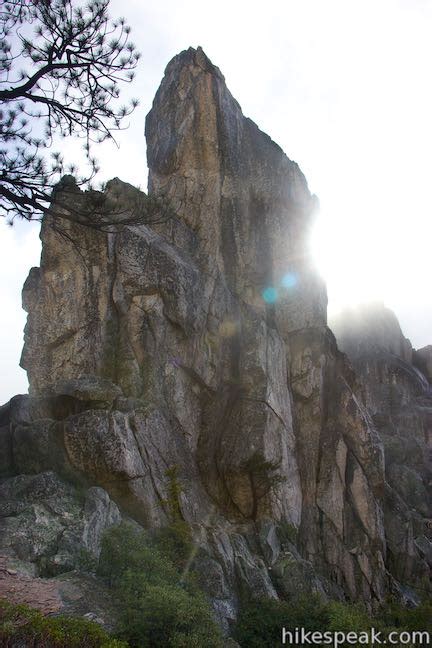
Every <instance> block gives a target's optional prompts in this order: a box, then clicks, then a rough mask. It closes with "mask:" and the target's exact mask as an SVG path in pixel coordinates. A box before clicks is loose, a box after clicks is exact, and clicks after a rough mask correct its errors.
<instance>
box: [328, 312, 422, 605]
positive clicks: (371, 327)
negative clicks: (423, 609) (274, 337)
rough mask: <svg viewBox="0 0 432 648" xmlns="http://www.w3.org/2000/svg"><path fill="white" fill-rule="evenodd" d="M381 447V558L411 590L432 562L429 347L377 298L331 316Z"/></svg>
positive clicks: (419, 591)
mask: <svg viewBox="0 0 432 648" xmlns="http://www.w3.org/2000/svg"><path fill="white" fill-rule="evenodd" d="M331 326H332V328H333V330H334V332H335V334H336V337H337V340H338V345H339V347H340V348H341V349H342V350H343V351H345V352H346V353H347V355H348V356H349V358H350V360H351V362H352V364H353V366H354V368H355V370H356V374H357V376H358V377H359V381H360V385H361V387H360V394H361V397H362V400H363V402H364V403H365V405H366V407H367V408H368V411H369V412H370V415H371V417H372V419H373V421H374V424H375V426H376V428H377V430H378V433H379V436H380V438H381V439H382V441H383V443H384V449H385V458H386V461H385V474H386V494H385V498H384V526H385V532H386V544H387V564H388V567H389V569H390V570H391V572H392V573H393V574H394V576H395V577H396V578H397V580H398V581H399V582H400V583H402V584H403V585H405V586H409V587H413V588H414V591H415V592H417V594H420V595H421V594H422V593H423V594H424V592H427V591H430V583H431V569H432V489H431V486H432V385H431V382H430V381H432V374H431V373H430V372H429V368H430V367H429V363H430V359H431V353H430V349H431V347H425V348H424V349H420V350H418V351H416V350H413V349H412V347H411V343H410V342H409V340H407V339H406V338H405V337H404V336H403V333H402V331H401V328H400V326H399V323H398V321H397V319H396V317H395V315H394V313H393V312H392V311H391V310H389V309H388V308H386V307H384V305H383V304H379V303H375V304H370V305H368V306H362V307H357V308H354V309H349V310H347V311H345V312H343V313H341V314H339V315H338V316H337V317H336V316H335V317H334V318H333V319H332V321H331Z"/></svg>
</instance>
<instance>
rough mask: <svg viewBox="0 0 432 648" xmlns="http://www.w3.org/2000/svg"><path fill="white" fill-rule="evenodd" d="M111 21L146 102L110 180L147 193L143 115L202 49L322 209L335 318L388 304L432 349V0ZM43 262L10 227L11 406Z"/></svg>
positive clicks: (290, 1) (124, 10)
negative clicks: (190, 51)
mask: <svg viewBox="0 0 432 648" xmlns="http://www.w3.org/2000/svg"><path fill="white" fill-rule="evenodd" d="M111 14H112V16H113V17H116V16H120V15H123V16H124V17H125V18H126V19H127V21H128V22H129V23H130V24H131V26H132V29H133V33H132V39H133V41H134V42H135V43H136V45H137V46H138V49H139V50H140V51H141V52H142V60H141V62H140V66H139V69H138V74H137V78H136V80H135V82H134V84H133V86H131V88H130V94H131V95H133V96H136V97H138V98H139V99H140V102H141V103H140V106H139V108H138V109H137V110H136V112H135V113H134V114H133V115H132V116H131V118H130V128H129V130H127V131H125V132H124V133H122V134H121V136H120V137H119V138H118V141H119V144H120V148H119V149H118V150H117V149H116V148H114V147H113V146H112V145H111V144H104V145H103V146H102V147H101V148H100V149H99V151H98V152H97V156H98V158H99V159H100V162H101V164H102V173H101V179H109V178H111V177H114V176H119V177H120V178H121V179H122V180H125V181H128V182H132V183H133V184H137V185H141V187H142V188H145V187H146V182H147V169H146V160H145V141H144V120H145V115H146V113H147V112H148V110H149V109H150V107H151V102H152V99H153V96H154V93H155V92H156V89H157V87H158V85H159V83H160V80H161V78H162V76H163V71H164V68H165V66H166V64H167V63H168V61H169V60H170V59H171V58H172V57H173V56H174V55H175V54H176V53H178V52H179V51H181V50H183V49H185V48H187V47H189V46H191V45H192V46H194V47H196V46H198V45H201V46H202V47H203V48H204V50H205V52H206V53H207V55H208V56H209V57H210V59H211V60H212V61H213V63H215V64H216V65H218V66H219V67H220V69H221V70H222V72H223V74H224V75H225V78H226V80H227V84H228V87H229V89H230V90H231V92H232V94H233V95H234V96H235V98H236V99H237V100H238V101H239V103H240V104H241V106H242V108H243V112H244V114H245V115H247V116H248V117H250V118H252V119H253V120H254V121H255V122H256V123H257V124H258V125H259V127H260V128H261V129H262V130H264V131H266V132H267V133H268V134H269V135H270V136H271V137H272V138H273V139H274V140H275V141H276V142H278V144H280V145H281V146H282V148H283V149H284V150H285V152H286V153H287V155H288V156H289V157H290V158H291V159H293V160H295V161H296V162H298V163H299V164H300V167H301V168H302V170H303V172H304V173H305V174H306V177H307V179H308V182H309V186H310V188H311V190H312V191H313V192H314V193H316V194H317V195H318V197H319V199H320V204H321V213H320V216H319V221H318V224H317V228H316V232H315V239H314V249H315V251H316V256H317V262H318V263H319V266H320V268H321V269H322V271H323V273H324V274H325V276H326V278H327V282H328V290H329V297H330V308H332V309H336V308H339V307H340V306H341V305H343V304H344V303H353V302H354V303H356V302H358V301H361V300H365V299H369V298H382V299H384V301H385V303H386V304H387V305H388V306H389V307H391V308H393V310H394V311H395V312H396V314H397V316H398V317H399V320H400V322H401V325H402V327H403V329H404V332H405V334H406V335H407V336H408V337H409V338H410V339H411V341H412V343H413V344H414V346H416V347H420V346H424V345H425V344H428V343H432V293H431V290H430V280H429V277H430V259H431V256H432V254H431V241H432V225H431V223H432V219H431V198H430V177H431V170H432V169H431V166H432V164H431V152H432V123H431V122H432V83H431V71H430V66H431V61H432V39H431V37H430V34H431V32H432V0H361V1H360V0H357V1H354V0H283V1H276V0H267V2H265V3H262V2H259V3H258V2H251V1H249V2H244V1H239V0H237V1H236V2H233V1H232V0H230V1H229V2H228V1H227V0H222V1H220V2H219V3H217V4H216V3H206V2H202V1H201V2H198V1H197V0H187V1H181V0H175V1H174V0H168V1H167V0H159V1H158V2H154V0H151V1H149V2H146V1H145V2H143V1H142V0H121V1H120V0H111ZM128 93H129V88H128V90H127V94H128ZM67 152H68V154H69V155H70V156H71V157H73V158H75V159H76V158H78V157H79V147H78V146H77V147H76V148H75V147H74V146H71V145H70V144H68V149H67ZM38 258H39V242H38V238H37V228H36V227H30V226H29V225H27V224H21V225H20V226H18V227H15V228H13V229H7V228H6V227H5V226H4V224H0V264H1V268H0V294H1V296H2V313H1V320H0V353H1V356H0V357H1V367H2V376H1V381H0V403H1V402H3V401H5V400H7V399H8V398H9V397H10V396H12V395H13V394H15V393H17V392H25V391H26V389H27V382H26V377H25V373H24V372H23V371H22V370H20V369H19V368H18V362H19V356H20V352H21V347H22V330H23V326H24V324H25V314H24V313H23V311H21V306H20V301H21V298H20V292H21V286H22V283H23V281H24V279H25V277H26V275H27V272H28V269H29V268H30V266H31V265H37V264H38Z"/></svg>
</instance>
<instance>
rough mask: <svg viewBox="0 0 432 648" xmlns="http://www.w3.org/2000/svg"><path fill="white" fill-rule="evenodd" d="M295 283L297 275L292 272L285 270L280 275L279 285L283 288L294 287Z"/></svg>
mask: <svg viewBox="0 0 432 648" xmlns="http://www.w3.org/2000/svg"><path fill="white" fill-rule="evenodd" d="M296 284H297V277H296V275H295V274H294V273H293V272H287V273H286V274H285V275H284V276H283V277H282V281H281V285H282V286H283V287H284V288H294V286H295V285H296Z"/></svg>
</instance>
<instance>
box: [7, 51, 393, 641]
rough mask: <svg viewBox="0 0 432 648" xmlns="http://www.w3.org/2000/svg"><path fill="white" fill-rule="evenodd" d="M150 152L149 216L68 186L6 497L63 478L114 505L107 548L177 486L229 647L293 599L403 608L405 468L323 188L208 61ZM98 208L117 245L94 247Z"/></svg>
mask: <svg viewBox="0 0 432 648" xmlns="http://www.w3.org/2000/svg"><path fill="white" fill-rule="evenodd" d="M146 136H147V143H148V164H149V196H146V195H145V194H144V193H142V192H140V191H138V190H137V189H135V188H134V187H131V186H130V185H127V184H126V183H123V182H121V181H119V180H118V179H115V180H112V181H111V182H110V183H108V185H107V188H106V190H105V192H104V193H96V192H90V193H85V192H81V191H79V189H78V188H77V187H75V186H74V185H73V182H71V181H70V180H67V182H65V184H64V185H62V186H61V187H59V189H58V190H57V192H56V195H55V198H54V208H55V209H57V210H60V211H62V213H64V215H65V216H66V218H64V219H59V218H58V216H57V217H55V218H54V217H46V218H45V220H44V223H43V225H42V230H41V238H42V242H43V252H42V258H41V264H40V267H39V268H33V269H32V270H31V272H30V275H29V277H28V279H27V282H26V284H25V287H24V292H23V301H24V306H25V308H26V310H27V312H28V321H27V326H26V331H25V345H24V350H23V355H22V366H23V367H24V368H25V369H26V370H27V372H28V376H29V381H30V396H28V397H17V398H16V399H12V401H11V403H10V404H9V405H7V406H5V407H4V408H3V410H2V413H1V419H0V425H1V427H0V446H1V447H2V448H4V452H3V453H2V465H1V470H2V475H3V476H4V478H3V479H4V481H3V484H4V486H3V487H4V488H7V484H8V480H11V479H12V480H13V479H20V478H21V477H17V475H22V474H25V475H26V479H33V478H35V479H36V477H35V476H36V475H38V477H37V478H38V479H39V478H41V475H46V474H51V473H47V471H54V473H55V474H56V475H58V476H59V477H58V479H60V480H67V481H68V483H69V482H73V483H75V484H80V488H86V489H89V490H87V492H89V491H90V492H92V493H95V492H97V493H99V495H100V497H101V498H105V499H104V502H105V505H104V506H105V509H104V511H105V514H104V515H105V518H104V522H103V524H102V526H104V525H105V526H107V525H108V520H109V524H111V523H114V520H113V519H112V518H110V517H109V515H108V513H106V511H107V510H109V511H111V510H114V509H111V508H110V507H111V506H114V504H113V503H112V501H114V502H116V504H117V505H118V506H119V507H120V508H121V509H122V511H124V513H125V514H127V515H130V516H132V517H133V518H134V519H135V520H136V521H137V522H139V523H140V524H142V525H144V526H146V527H152V526H160V525H164V524H166V523H167V522H168V517H169V516H168V511H167V510H166V506H165V504H164V502H166V498H167V492H168V488H169V474H170V473H169V472H167V471H169V469H170V468H172V467H173V466H176V469H177V474H178V479H179V481H180V482H181V485H182V494H181V497H180V501H179V506H180V509H181V513H182V515H183V517H184V519H185V520H186V521H187V522H188V523H189V524H190V525H191V527H192V529H193V533H194V536H195V538H196V542H197V543H198V544H199V545H200V546H201V552H200V558H199V562H200V564H198V568H199V569H200V571H201V572H202V573H203V574H205V575H206V577H205V579H204V581H205V583H204V585H205V587H206V589H207V591H208V594H209V596H210V597H211V599H212V601H213V604H214V608H215V612H216V613H217V615H218V618H219V619H220V622H221V624H222V625H223V626H224V627H225V628H226V629H227V630H228V628H229V623H230V622H231V621H232V620H233V619H235V616H236V610H237V605H238V601H239V597H240V595H241V594H242V593H243V594H244V593H245V592H246V593H248V594H249V595H253V596H263V595H264V596H269V597H277V596H278V594H281V593H284V595H285V596H288V597H289V596H294V595H295V594H296V592H295V591H294V589H296V590H297V591H298V588H297V586H296V587H294V586H293V584H294V583H300V582H301V583H303V589H304V591H309V592H312V591H315V592H316V591H318V592H321V593H322V594H323V595H325V596H335V597H343V596H346V597H348V598H351V599H353V600H357V599H364V600H366V601H367V602H368V603H370V604H372V603H373V602H374V601H379V600H382V598H383V597H384V595H385V593H386V591H387V589H388V584H389V581H391V577H390V575H389V571H388V570H389V569H390V570H391V569H393V570H396V567H395V565H394V564H393V563H392V562H389V560H388V555H387V549H386V536H385V532H384V522H385V519H384V512H385V511H384V507H383V506H384V501H385V492H386V479H385V472H384V455H383V446H382V442H381V439H380V437H379V435H378V433H377V423H376V421H374V419H373V418H372V417H371V415H370V412H369V411H368V409H367V405H369V402H368V400H367V398H366V400H365V399H364V398H363V399H362V394H361V392H362V389H363V387H364V383H363V382H359V381H358V379H357V377H356V375H355V373H354V371H353V369H352V367H351V365H350V364H349V362H348V360H347V358H346V356H345V355H344V354H342V353H341V352H340V351H339V350H338V348H337V345H336V340H335V338H334V336H333V334H332V332H331V331H330V329H329V328H328V327H327V321H326V305H327V298H326V291H325V287H324V285H323V283H322V280H321V279H320V278H319V277H318V276H317V275H316V273H315V271H314V269H313V264H312V263H311V261H310V258H309V256H308V246H307V239H308V233H309V230H310V227H311V224H312V222H313V213H314V209H315V204H316V200H315V198H314V196H312V195H311V194H310V192H309V190H308V187H307V184H306V181H305V178H304V176H303V174H302V173H301V171H300V170H299V168H298V166H297V165H296V164H295V163H294V162H292V161H291V160H289V159H288V157H287V156H286V155H285V154H284V153H283V151H282V150H281V149H280V147H279V146H277V144H275V143H274V142H273V141H272V140H271V139H270V138H269V137H268V136H267V135H265V134H264V133H262V132H261V131H260V130H259V129H258V127H257V126H256V125H255V124H254V123H253V122H252V121H251V120H249V119H247V118H245V117H244V116H243V114H242V112H241V109H240V106H239V105H238V103H237V102H236V101H235V100H234V99H233V97H232V96H231V94H230V93H229V91H228V89H227V88H226V85H225V81H224V79H223V76H222V74H221V73H220V71H219V70H218V69H217V68H216V67H215V66H214V65H213V64H212V63H211V62H210V61H209V60H208V58H207V57H206V56H205V54H204V53H203V52H202V50H201V49H198V50H193V49H189V50H188V51H185V52H182V53H181V54H179V55H178V56H176V57H175V58H174V59H173V60H172V61H171V63H170V64H169V65H168V67H167V70H166V73H165V77H164V79H163V81H162V83H161V86H160V88H159V90H158V92H157V94H156V98H155V101H154V104H153V107H152V110H151V112H150V114H149V115H148V118H147V124H146ZM65 187H66V188H65ZM95 205H102V206H103V209H104V210H105V214H106V216H107V222H109V225H107V227H93V226H92V217H91V214H92V209H95V207H94V206H95ZM150 205H156V206H157V205H159V206H157V207H155V211H154V214H153V216H154V217H153V218H152V219H151V221H150V222H147V223H137V221H136V219H135V216H136V214H137V212H140V210H142V212H143V213H148V212H149V209H150ZM166 205H168V207H169V211H168V212H167V210H166V209H165V208H163V207H162V206H166ZM158 210H159V211H158ZM77 211H78V212H81V213H86V214H87V215H88V218H89V220H88V224H87V225H86V224H82V223H78V222H76V220H74V217H73V214H74V213H77ZM167 213H168V217H167ZM128 216H130V218H131V219H133V220H134V223H135V224H130V225H125V221H127V219H128ZM393 351H394V350H393ZM372 413H373V414H375V412H372ZM53 479H54V477H53ZM59 488H60V486H59ZM95 488H96V491H95V490H94V489H95ZM102 493H104V495H103V496H102ZM386 501H388V500H386ZM107 507H108V509H107ZM107 516H108V517H107ZM99 528H102V527H99ZM287 534H288V535H287ZM80 542H81V540H80ZM396 571H397V570H396ZM394 573H396V572H394Z"/></svg>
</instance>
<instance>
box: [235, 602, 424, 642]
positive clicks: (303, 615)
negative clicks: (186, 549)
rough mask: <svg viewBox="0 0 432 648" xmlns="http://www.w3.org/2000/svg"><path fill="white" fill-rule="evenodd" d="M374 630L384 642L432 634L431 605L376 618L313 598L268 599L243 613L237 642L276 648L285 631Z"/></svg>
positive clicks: (392, 607) (355, 607)
mask: <svg viewBox="0 0 432 648" xmlns="http://www.w3.org/2000/svg"><path fill="white" fill-rule="evenodd" d="M371 627H374V628H375V629H376V630H379V631H381V632H382V638H383V639H385V636H386V634H388V633H389V632H391V631H395V630H396V631H398V632H402V631H410V632H412V631H414V630H420V631H428V632H432V602H430V601H426V602H424V603H422V604H421V605H419V606H418V607H417V608H414V609H407V608H404V607H401V606H400V605H396V604H394V603H392V604H387V605H385V606H383V608H382V609H381V611H380V612H379V613H377V614H376V615H375V617H371V616H370V615H369V614H368V613H367V611H366V609H365V608H364V606H362V605H361V604H350V603H340V602H335V601H332V602H327V603H325V602H323V601H322V600H320V599H319V598H318V597H314V596H310V597H301V598H299V599H297V600H293V601H290V602H287V601H275V600H268V599H266V600H259V601H248V602H246V603H244V604H243V606H242V608H241V610H240V614H239V618H238V622H237V625H236V628H235V632H234V638H235V639H236V641H237V642H238V643H239V644H240V646H242V648H258V647H261V646H262V647H263V648H266V647H268V648H270V647H271V648H274V647H275V646H279V645H281V633H282V628H286V629H287V630H291V631H295V628H304V629H305V631H306V632H308V631H313V630H315V631H319V632H326V631H330V632H337V631H339V632H345V633H348V632H357V633H360V632H365V631H367V632H369V631H370V628H371ZM345 645H346V647H348V646H350V645H351V646H352V645H353V644H352V643H351V644H350V643H346V644H345ZM362 645H366V644H364V643H363V644H362Z"/></svg>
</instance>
